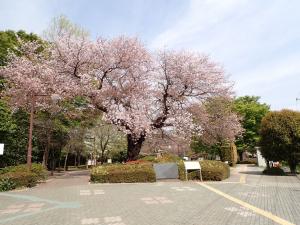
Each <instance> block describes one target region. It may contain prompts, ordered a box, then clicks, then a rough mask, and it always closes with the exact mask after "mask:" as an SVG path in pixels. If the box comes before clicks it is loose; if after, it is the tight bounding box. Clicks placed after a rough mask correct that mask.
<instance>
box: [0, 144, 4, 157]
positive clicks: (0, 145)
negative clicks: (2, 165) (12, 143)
mask: <svg viewBox="0 0 300 225" xmlns="http://www.w3.org/2000/svg"><path fill="white" fill-rule="evenodd" d="M3 153H4V144H0V155H3Z"/></svg>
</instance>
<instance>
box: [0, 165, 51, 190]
mask: <svg viewBox="0 0 300 225" xmlns="http://www.w3.org/2000/svg"><path fill="white" fill-rule="evenodd" d="M46 177H47V171H46V170H45V169H44V168H43V166H42V165H41V164H32V168H31V171H28V169H27V165H26V164H23V165H18V166H10V167H6V168H4V169H2V170H1V171H0V191H8V190H12V189H15V188H18V187H33V186H35V185H36V184H37V182H38V181H41V180H45V179H46Z"/></svg>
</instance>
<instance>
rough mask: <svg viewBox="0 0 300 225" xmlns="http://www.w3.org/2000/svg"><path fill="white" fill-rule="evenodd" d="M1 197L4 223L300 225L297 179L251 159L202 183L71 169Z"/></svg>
mask: <svg viewBox="0 0 300 225" xmlns="http://www.w3.org/2000/svg"><path fill="white" fill-rule="evenodd" d="M0 202H1V204H0V224H5V225H85V224H91V225H202V224H203V225H210V224H211V225H218V224H228V225H234V224H236V225H242V224H255V225H257V224H261V225H268V224H299V225H300V182H299V179H298V178H296V177H292V176H287V177H277V176H263V175H261V169H260V168H257V167H253V166H251V165H239V166H238V167H237V168H235V169H233V170H232V176H231V177H230V178H229V179H227V180H225V181H224V182H204V183H200V182H157V183H150V184H89V183H88V173H87V172H83V173H80V172H79V173H78V172H74V173H73V174H72V173H69V174H68V175H66V176H61V177H58V178H56V179H53V180H51V181H50V182H47V183H45V184H41V185H39V186H38V187H35V188H32V189H25V190H22V191H14V192H6V193H0Z"/></svg>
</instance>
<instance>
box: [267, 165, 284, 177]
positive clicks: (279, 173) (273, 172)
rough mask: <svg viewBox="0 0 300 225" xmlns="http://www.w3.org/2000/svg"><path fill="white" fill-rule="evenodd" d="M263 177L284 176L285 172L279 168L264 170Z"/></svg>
mask: <svg viewBox="0 0 300 225" xmlns="http://www.w3.org/2000/svg"><path fill="white" fill-rule="evenodd" d="M263 174H265V175H273V176H285V175H286V174H285V172H284V171H283V170H282V169H281V168H279V167H272V168H266V169H265V170H264V171H263Z"/></svg>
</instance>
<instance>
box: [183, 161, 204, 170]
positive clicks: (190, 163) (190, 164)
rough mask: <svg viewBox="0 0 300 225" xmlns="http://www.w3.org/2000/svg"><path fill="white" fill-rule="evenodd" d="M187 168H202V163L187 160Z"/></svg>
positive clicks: (185, 163) (185, 164) (185, 165)
mask: <svg viewBox="0 0 300 225" xmlns="http://www.w3.org/2000/svg"><path fill="white" fill-rule="evenodd" d="M184 167H185V170H201V166H200V163H199V162H198V161H185V162H184Z"/></svg>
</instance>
